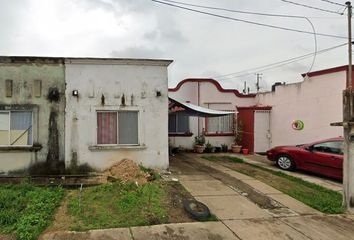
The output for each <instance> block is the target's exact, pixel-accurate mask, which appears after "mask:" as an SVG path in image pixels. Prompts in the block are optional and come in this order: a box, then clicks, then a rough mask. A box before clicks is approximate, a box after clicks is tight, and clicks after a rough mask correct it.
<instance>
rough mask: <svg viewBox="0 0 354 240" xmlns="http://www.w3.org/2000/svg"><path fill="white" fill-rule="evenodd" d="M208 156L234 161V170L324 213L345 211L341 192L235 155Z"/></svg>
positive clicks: (217, 159)
mask: <svg viewBox="0 0 354 240" xmlns="http://www.w3.org/2000/svg"><path fill="white" fill-rule="evenodd" d="M203 158H207V157H203ZM208 158H209V159H208V160H213V161H225V160H226V161H229V162H233V163H234V164H233V165H232V166H231V168H232V169H233V170H235V171H237V172H240V173H242V174H245V175H248V176H251V177H254V178H255V179H258V180H260V181H262V182H264V183H266V184H268V185H270V186H272V187H274V188H276V189H278V190H279V191H281V192H283V193H285V194H287V195H289V196H291V197H293V198H295V199H297V200H299V201H301V202H303V203H305V204H307V205H308V206H310V207H312V208H315V209H317V210H319V211H321V212H323V213H330V214H338V213H343V212H344V208H343V206H342V194H341V193H339V192H336V191H333V190H331V189H327V188H325V187H322V186H320V185H317V184H314V183H311V182H308V181H305V180H303V179H301V178H297V177H294V176H290V175H288V174H285V173H283V172H280V171H275V170H271V169H268V168H264V167H262V166H258V165H254V164H250V163H246V162H243V163H242V162H240V161H239V159H238V158H235V157H231V156H230V157H225V156H221V157H218V156H213V157H212V158H210V157H208Z"/></svg>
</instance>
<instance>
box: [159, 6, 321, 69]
mask: <svg viewBox="0 0 354 240" xmlns="http://www.w3.org/2000/svg"><path fill="white" fill-rule="evenodd" d="M163 1H164V2H169V3H176V4H180V5H185V6H192V7H198V8H204V9H212V10H220V11H227V12H233V13H241V14H251V15H258V16H266V17H281V18H296V19H304V20H306V21H307V22H308V23H309V24H310V25H311V28H312V30H313V36H314V50H315V51H314V52H315V54H314V55H313V60H312V63H311V65H310V68H309V70H308V72H311V70H312V67H313V66H314V64H315V60H316V52H317V36H316V30H315V26H314V25H313V24H312V22H311V21H310V19H308V18H307V17H305V16H296V15H285V14H270V13H260V12H250V11H240V10H233V9H228V8H220V7H211V6H205V5H199V4H190V3H185V2H180V1H173V0H163Z"/></svg>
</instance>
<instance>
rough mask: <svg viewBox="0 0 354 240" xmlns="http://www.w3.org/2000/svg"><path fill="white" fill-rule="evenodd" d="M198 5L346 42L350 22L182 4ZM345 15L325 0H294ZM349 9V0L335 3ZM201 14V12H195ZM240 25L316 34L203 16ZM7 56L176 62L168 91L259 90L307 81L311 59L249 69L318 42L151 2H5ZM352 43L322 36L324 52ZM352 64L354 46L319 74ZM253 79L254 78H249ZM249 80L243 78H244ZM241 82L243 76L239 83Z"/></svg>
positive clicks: (271, 8) (295, 10) (323, 15)
mask: <svg viewBox="0 0 354 240" xmlns="http://www.w3.org/2000/svg"><path fill="white" fill-rule="evenodd" d="M177 1H181V2H188V3H191V4H200V5H207V6H213V7H222V8H228V9H233V10H241V11H253V12H261V13H273V14H286V15H301V16H307V17H309V18H310V20H311V22H312V23H313V24H314V26H315V29H316V32H318V33H325V34H331V35H336V36H344V37H345V36H347V18H346V16H345V15H344V16H340V15H338V14H334V13H329V12H321V11H317V10H314V9H308V8H305V7H301V6H295V5H292V4H289V3H286V2H283V1H281V0H218V1H215V0H177ZM293 2H298V3H304V4H308V5H311V6H315V7H319V8H322V9H328V10H331V11H343V10H344V7H341V6H338V5H334V4H329V3H326V2H325V1H323V0H293ZM332 2H338V3H342V4H344V1H339V0H332ZM195 9H197V8H195ZM198 10H202V11H208V12H212V13H216V14H220V15H225V16H229V17H233V18H239V19H244V20H248V21H254V22H258V23H265V24H271V25H277V26H281V27H286V28H295V29H299V30H303V31H310V32H311V31H312V28H311V25H310V24H309V23H308V22H307V21H306V19H295V18H279V17H265V16H255V15H245V14H239V13H230V12H229V13H228V12H223V11H215V10H208V9H198ZM0 30H1V37H0V55H34V56H67V57H68V56H71V57H118V58H164V59H172V60H174V63H173V64H172V65H171V66H170V67H169V86H170V87H173V86H175V85H176V84H177V83H178V82H179V81H181V80H183V79H185V78H196V77H216V79H217V80H219V82H220V83H221V84H222V85H223V86H224V87H225V88H237V89H239V90H242V88H243V82H244V81H247V83H248V86H250V87H251V88H252V89H254V85H255V80H256V75H255V73H256V72H258V73H262V74H263V75H262V80H261V83H260V85H261V88H262V89H269V87H270V85H271V84H272V83H274V82H276V81H281V82H295V81H301V80H302V78H301V75H300V74H301V73H305V72H307V71H308V70H309V68H310V66H311V62H312V58H307V59H305V60H302V61H299V62H295V63H292V64H289V65H284V66H281V67H278V68H274V69H270V70H266V71H260V70H259V71H247V72H242V74H236V75H230V76H231V77H232V78H225V77H224V78H222V77H218V76H220V75H225V74H230V73H237V72H241V71H244V70H247V69H252V68H255V67H259V66H264V65H268V64H271V63H274V62H279V61H282V60H286V59H290V58H293V57H297V56H301V55H304V54H308V53H312V52H314V37H313V35H311V34H304V33H296V32H290V31H284V30H279V29H272V28H267V27H261V26H255V25H251V24H246V23H242V22H236V21H231V20H227V19H221V18H216V17H212V16H207V15H202V14H199V13H194V12H190V11H186V10H182V9H177V8H173V7H169V6H165V5H161V4H158V3H154V2H152V1H150V0H0ZM346 41H347V40H346V39H342V38H334V37H322V36H317V44H318V49H319V50H321V49H326V48H330V47H333V46H336V45H339V44H342V43H346ZM346 63H347V47H346V46H344V47H341V48H338V49H335V50H333V51H329V52H326V53H323V54H320V55H318V56H317V59H316V62H315V64H314V66H313V68H312V70H313V71H314V70H321V69H324V68H330V67H335V66H339V65H344V64H346ZM245 73H247V74H248V75H245ZM240 75H242V76H240ZM235 76H236V77H235Z"/></svg>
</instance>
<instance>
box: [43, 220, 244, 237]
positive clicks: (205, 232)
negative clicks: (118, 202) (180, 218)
mask: <svg viewBox="0 0 354 240" xmlns="http://www.w3.org/2000/svg"><path fill="white" fill-rule="evenodd" d="M40 239H41V240H68V239H70V240H86V239H87V240H150V239H151V240H186V239H190V240H199V239H200V240H202V239H211V240H221V239H225V240H237V239H239V238H237V237H236V236H235V235H234V234H233V233H232V232H231V231H230V230H229V229H228V228H227V227H226V226H225V225H224V224H222V223H221V222H194V223H174V224H163V225H154V226H144V227H131V228H112V229H100V230H90V231H87V232H70V231H66V232H57V233H49V234H46V235H44V236H42V237H41V238H40Z"/></svg>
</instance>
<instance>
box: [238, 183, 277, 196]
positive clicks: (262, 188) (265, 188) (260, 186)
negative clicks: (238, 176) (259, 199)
mask: <svg viewBox="0 0 354 240" xmlns="http://www.w3.org/2000/svg"><path fill="white" fill-rule="evenodd" d="M243 182H245V183H247V184H248V185H250V186H251V187H253V188H254V189H256V190H257V191H259V192H261V193H264V194H274V193H282V192H280V191H279V190H277V189H275V188H273V187H271V186H269V185H267V184H265V183H263V182H261V181H259V180H243Z"/></svg>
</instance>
